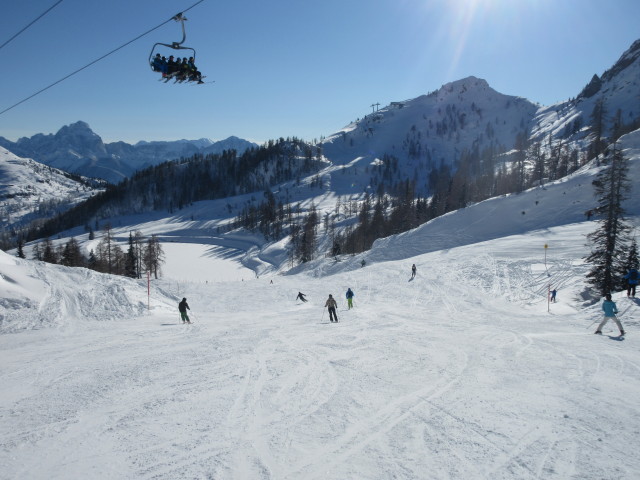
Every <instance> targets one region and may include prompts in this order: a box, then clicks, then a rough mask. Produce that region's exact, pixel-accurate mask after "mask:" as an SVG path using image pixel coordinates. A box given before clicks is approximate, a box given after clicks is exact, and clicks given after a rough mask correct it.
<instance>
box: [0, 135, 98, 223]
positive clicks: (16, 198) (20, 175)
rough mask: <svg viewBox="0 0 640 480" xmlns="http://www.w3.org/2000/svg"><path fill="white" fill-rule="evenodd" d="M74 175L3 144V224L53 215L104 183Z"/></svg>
mask: <svg viewBox="0 0 640 480" xmlns="http://www.w3.org/2000/svg"><path fill="white" fill-rule="evenodd" d="M72 177H74V176H72V175H70V174H69V173H67V172H64V171H62V170H58V169H56V168H53V167H49V166H47V165H43V164H42V163H39V162H36V161H34V160H31V159H25V158H20V157H18V156H16V155H14V154H13V153H11V152H9V151H7V150H6V149H4V148H2V147H0V181H1V182H2V183H0V227H2V228H3V229H4V228H7V227H12V226H15V225H20V224H24V223H25V222H29V221H30V220H32V219H34V218H36V217H38V218H42V217H51V216H53V215H54V214H55V213H56V212H58V211H61V210H65V209H66V208H68V207H70V206H71V205H74V204H76V203H79V202H82V201H84V200H86V199H87V198H89V197H90V196H91V195H93V194H95V193H96V192H98V191H100V188H101V187H102V188H103V187H104V185H102V186H101V185H100V183H99V182H96V181H93V180H89V179H82V178H80V177H78V176H75V178H72Z"/></svg>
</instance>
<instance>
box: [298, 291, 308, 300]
mask: <svg viewBox="0 0 640 480" xmlns="http://www.w3.org/2000/svg"><path fill="white" fill-rule="evenodd" d="M298 299H300V300H302V301H303V302H306V301H307V299H306V298H304V293H302V292H298V296H297V297H296V300H298Z"/></svg>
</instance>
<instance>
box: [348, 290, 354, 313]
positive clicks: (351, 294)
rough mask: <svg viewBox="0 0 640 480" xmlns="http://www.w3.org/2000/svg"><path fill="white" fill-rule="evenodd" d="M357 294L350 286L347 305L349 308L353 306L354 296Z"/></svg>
mask: <svg viewBox="0 0 640 480" xmlns="http://www.w3.org/2000/svg"><path fill="white" fill-rule="evenodd" d="M354 295H355V293H353V291H352V290H351V289H350V288H348V289H347V295H346V297H347V306H348V307H349V309H351V308H353V296H354Z"/></svg>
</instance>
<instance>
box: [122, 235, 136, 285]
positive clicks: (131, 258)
mask: <svg viewBox="0 0 640 480" xmlns="http://www.w3.org/2000/svg"><path fill="white" fill-rule="evenodd" d="M137 265H138V259H137V258H136V249H135V244H134V242H133V233H131V232H129V249H128V250H127V256H126V258H125V265H124V274H125V275H126V276H127V277H131V278H138V271H137V268H136V267H137Z"/></svg>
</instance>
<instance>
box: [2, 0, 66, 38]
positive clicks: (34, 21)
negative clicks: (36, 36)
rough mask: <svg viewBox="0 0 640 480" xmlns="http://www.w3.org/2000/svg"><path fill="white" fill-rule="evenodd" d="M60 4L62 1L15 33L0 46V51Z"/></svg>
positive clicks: (59, 0)
mask: <svg viewBox="0 0 640 480" xmlns="http://www.w3.org/2000/svg"><path fill="white" fill-rule="evenodd" d="M61 3H62V0H58V1H57V2H56V3H55V4H54V5H53V6H51V7H49V8H48V9H47V10H46V11H45V12H44V13H42V14H41V15H40V16H39V17H38V18H36V19H35V20H33V21H32V22H31V23H30V24H29V25H27V26H26V27H24V28H23V29H22V30H20V31H19V32H18V33H16V34H15V35H14V36H13V37H11V38H10V39H9V40H7V41H6V42H4V43H3V44H2V45H0V50H2V49H3V48H4V46H5V45H7V44H8V43H9V42H10V41H11V40H13V39H14V38H16V37H17V36H18V35H20V34H21V33H22V32H24V31H25V30H26V29H27V28H29V27H30V26H31V25H33V24H34V23H36V22H37V21H38V20H40V19H41V18H42V17H44V16H45V15H46V14H47V13H49V12H50V11H51V10H53V9H54V8H55V7H57V6H58V5H60V4H61Z"/></svg>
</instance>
